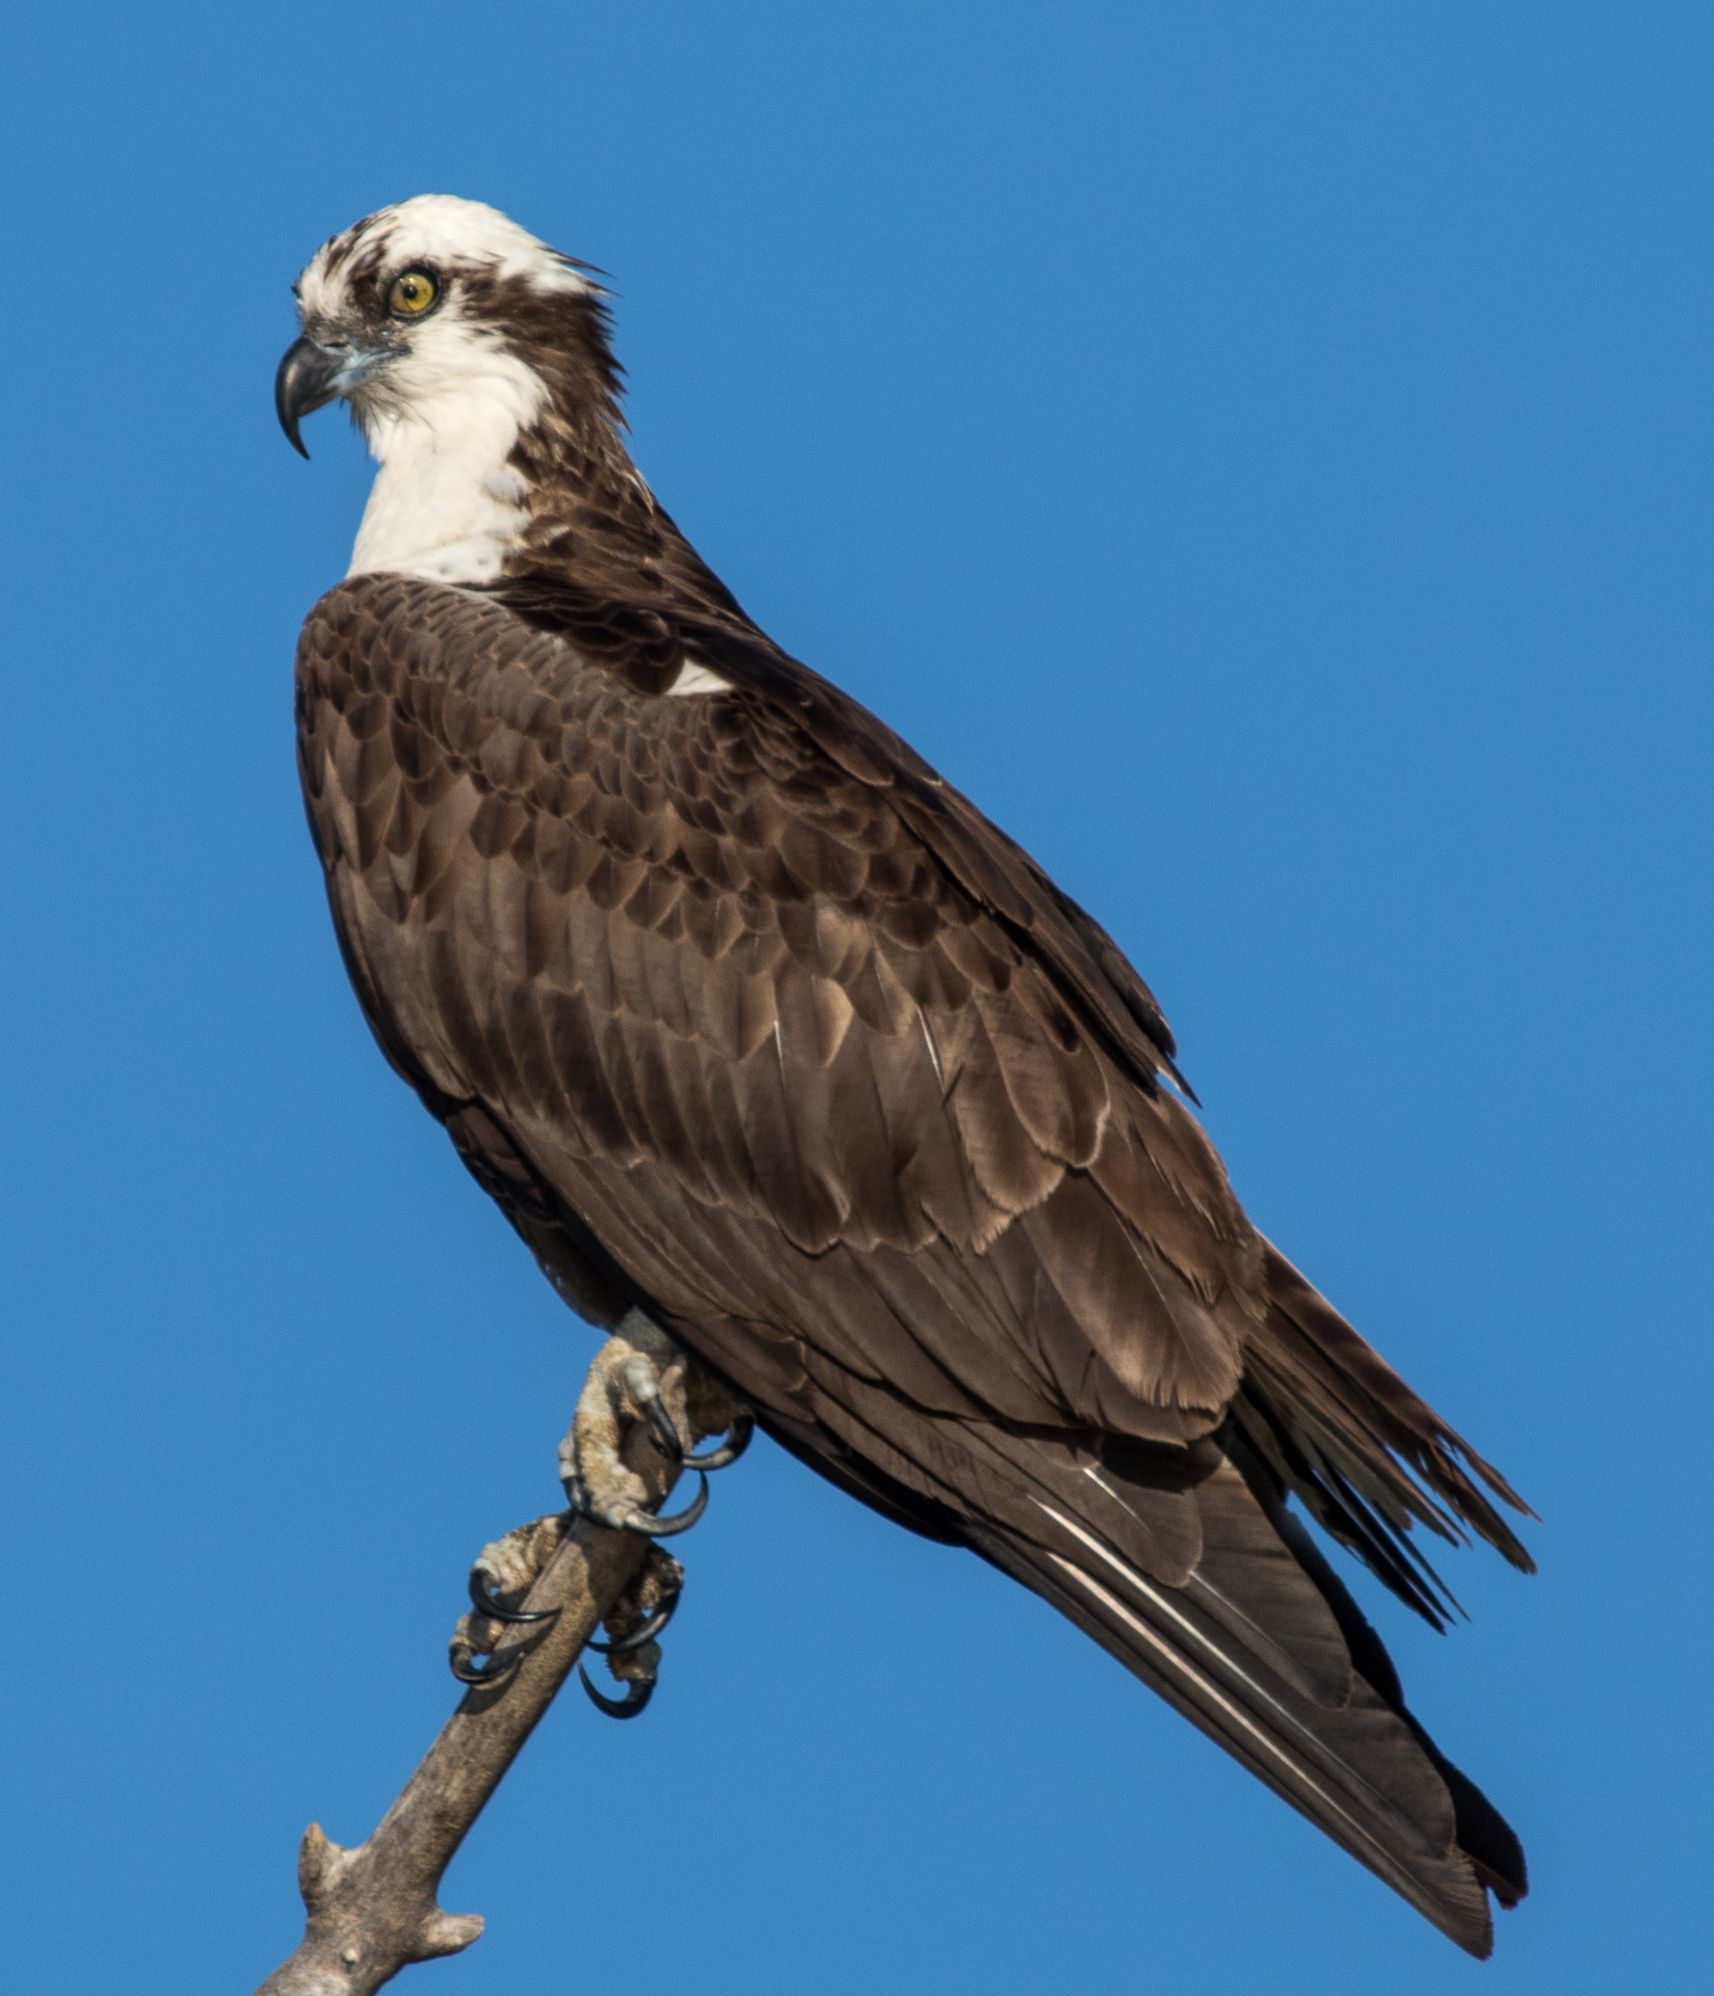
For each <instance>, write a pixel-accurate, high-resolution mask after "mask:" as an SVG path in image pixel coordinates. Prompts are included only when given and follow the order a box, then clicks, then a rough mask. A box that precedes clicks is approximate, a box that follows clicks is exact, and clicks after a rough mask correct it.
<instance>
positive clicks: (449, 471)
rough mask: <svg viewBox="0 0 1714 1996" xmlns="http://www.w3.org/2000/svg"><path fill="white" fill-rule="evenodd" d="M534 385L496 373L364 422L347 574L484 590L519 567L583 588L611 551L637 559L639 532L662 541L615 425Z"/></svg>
mask: <svg viewBox="0 0 1714 1996" xmlns="http://www.w3.org/2000/svg"><path fill="white" fill-rule="evenodd" d="M532 387H535V388H536V389H538V390H539V383H535V382H534V378H533V377H532V380H531V382H527V383H525V382H518V381H515V380H509V379H507V378H505V377H504V376H500V377H497V378H496V379H495V380H494V381H492V382H484V383H483V384H481V386H480V390H479V392H473V391H472V390H471V389H470V388H468V387H463V388H461V390H460V392H459V394H458V395H457V397H456V398H453V397H448V398H447V399H446V401H445V403H444V404H443V405H439V406H437V405H436V404H435V403H433V402H423V401H421V400H419V401H417V402H416V403H414V404H413V405H412V407H411V408H410V410H409V411H408V412H393V411H389V410H387V409H385V408H382V409H379V410H368V411H364V412H363V413H362V417H361V420H362V423H363V429H364V434H365V436H366V438H367V440H368V443H369V448H370V450H371V451H372V452H373V454H374V456H375V457H376V458H377V459H378V460H379V469H378V470H377V472H376V474H375V483H374V486H373V487H372V489H371V491H370V494H369V503H368V505H367V506H366V507H365V508H364V512H363V521H362V525H361V526H360V527H359V529H358V533H357V543H356V546H355V548H354V549H353V551H352V557H351V567H350V569H349V571H348V573H350V574H352V575H365V574H369V573H372V572H374V571H375V570H378V569H385V570H388V571H390V572H392V573H395V574H405V575H418V576H422V577H424V578H425V579H427V580H429V581H435V582H449V583H464V584H468V585H484V584H493V583H497V582H499V581H502V580H503V579H504V578H505V577H506V576H508V575H515V574H517V573H519V572H520V571H526V570H527V571H529V572H532V573H535V574H537V575H540V574H544V573H547V574H557V575H558V576H559V577H560V579H561V580H563V581H567V582H572V581H578V580H584V581H590V580H593V579H594V574H595V573H601V572H605V571H606V570H608V569H610V568H612V567H613V566H614V558H615V555H616V554H617V553H618V550H619V547H620V546H621V545H625V546H628V547H629V549H630V551H631V552H632V553H633V556H634V553H635V546H634V543H635V538H636V537H637V536H638V535H641V536H642V537H643V539H644V540H645V541H652V542H657V543H658V541H659V539H660V537H661V534H662V529H663V528H664V529H665V530H666V532H667V533H668V534H669V535H672V533H673V530H672V528H671V524H670V522H667V521H666V520H665V516H664V515H662V514H661V512H660V509H659V508H658V507H657V506H656V504H655V501H654V497H653V495H652V494H651V493H650V491H649V489H648V486H647V485H646V484H645V483H644V482H643V478H642V475H641V474H640V473H639V472H638V471H637V469H636V467H635V466H634V465H633V464H632V463H631V460H630V457H629V454H628V453H627V452H626V450H625V447H624V444H623V442H622V441H621V439H620V436H619V433H618V429H617V426H616V424H614V423H613V422H611V421H609V420H607V419H606V417H605V415H604V414H596V415H593V416H592V415H588V414H584V415H583V416H582V418H581V419H577V418H571V417H568V416H567V415H566V414H565V413H564V412H563V411H562V410H560V409H559V408H558V407H557V406H555V404H554V402H553V401H552V400H548V399H545V398H543V397H542V396H541V394H540V393H539V392H535V393H532V392H531V390H532ZM674 537H675V538H676V536H674ZM609 544H612V545H609ZM585 569H588V570H591V571H593V573H591V574H590V575H589V576H582V575H580V573H579V571H580V570H585Z"/></svg>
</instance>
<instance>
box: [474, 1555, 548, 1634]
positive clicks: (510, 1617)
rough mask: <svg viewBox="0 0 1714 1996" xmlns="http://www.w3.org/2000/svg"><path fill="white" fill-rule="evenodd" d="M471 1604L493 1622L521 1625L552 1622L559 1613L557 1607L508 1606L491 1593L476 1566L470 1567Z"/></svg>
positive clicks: (478, 1612)
mask: <svg viewBox="0 0 1714 1996" xmlns="http://www.w3.org/2000/svg"><path fill="white" fill-rule="evenodd" d="M470 1605H471V1606H472V1607H473V1608H474V1609H475V1610H476V1612H477V1614H479V1615H486V1616H487V1618H488V1620H489V1621H491V1622H510V1623H512V1624H514V1625H519V1626H521V1625H522V1624H523V1623H526V1622H551V1621H552V1620H553V1618H554V1617H555V1616H556V1615H557V1614H558V1613H559V1610H558V1609H557V1608H508V1607H507V1606H506V1604H505V1602H504V1601H502V1600H501V1599H500V1597H499V1596H498V1595H497V1594H490V1593H489V1591H488V1583H487V1582H486V1581H485V1580H484V1579H483V1577H482V1573H481V1570H480V1569H479V1568H477V1567H474V1566H473V1567H472V1568H471V1569H470Z"/></svg>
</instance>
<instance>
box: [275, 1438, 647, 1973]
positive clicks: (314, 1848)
mask: <svg viewBox="0 0 1714 1996" xmlns="http://www.w3.org/2000/svg"><path fill="white" fill-rule="evenodd" d="M623 1459H624V1462H625V1465H626V1467H627V1468H629V1469H630V1470H632V1471H633V1472H634V1473H635V1474H636V1475H637V1476H639V1477H641V1478H642V1479H643V1481H644V1483H645V1485H646V1486H647V1497H646V1499H645V1501H646V1502H647V1504H648V1505H649V1507H650V1508H651V1509H653V1510H658V1509H659V1508H660V1506H661V1504H662V1503H663V1502H664V1501H665V1499H666V1497H667V1494H668V1493H669V1491H670V1490H671V1488H672V1485H673V1483H674V1481H675V1479H676V1475H677V1471H676V1470H675V1469H674V1468H673V1467H671V1466H670V1465H669V1464H667V1463H666V1462H665V1461H664V1459H663V1458H662V1456H661V1455H660V1453H659V1451H658V1450H656V1449H655V1448H653V1447H651V1446H650V1444H649V1441H648V1438H647V1436H646V1434H644V1433H643V1432H642V1431H641V1430H640V1429H639V1430H634V1431H633V1432H632V1434H631V1435H630V1436H629V1437H628V1439H627V1442H626V1445H625V1448H624V1450H623ZM647 1551H648V1542H647V1540H645V1539H643V1538H641V1537H639V1536H638V1535H637V1534H635V1533H633V1532H623V1531H611V1530H609V1529H607V1528H606V1527H605V1526H602V1525H597V1524H594V1523H591V1522H590V1521H588V1520H587V1519H579V1520H578V1521H576V1522H575V1523H573V1524H571V1525H569V1527H568V1529H567V1530H566V1532H565V1536H564V1539H563V1541H562V1543H561V1544H560V1547H559V1550H558V1551H557V1552H556V1553H555V1554H554V1556H553V1558H552V1559H551V1560H550V1561H549V1562H548V1564H547V1565H546V1567H544V1569H543V1570H542V1572H541V1574H540V1576H539V1578H538V1579H537V1580H536V1582H535V1584H534V1586H533V1587H532V1588H531V1589H530V1592H529V1595H528V1597H527V1599H526V1601H525V1603H524V1606H525V1607H526V1608H527V1609H530V1610H537V1609H552V1610H555V1611H556V1613H555V1615H554V1619H553V1620H551V1621H548V1622H541V1623H535V1624H532V1625H528V1626H521V1627H508V1628H507V1630H506V1632H505V1634H504V1635H503V1636H502V1637H501V1639H500V1642H499V1645H498V1646H497V1648H496V1649H495V1651H494V1652H493V1654H494V1655H495V1656H496V1657H503V1656H504V1655H506V1654H507V1653H508V1652H509V1651H510V1650H512V1649H516V1648H520V1647H521V1648H522V1649H523V1651H524V1655H523V1657H522V1659H521V1660H520V1661H519V1662H518V1664H517V1665H516V1666H515V1667H514V1668H513V1669H512V1671H511V1672H510V1674H509V1675H508V1676H507V1677H505V1678H504V1679H503V1680H502V1681H501V1682H499V1683H498V1684H496V1685H493V1686H488V1687H478V1688H475V1689H472V1690H471V1691H470V1692H468V1693H467V1694H466V1696H465V1698H464V1699H463V1701H462V1702H461V1704H460V1705H459V1707H458V1709H457V1711H455V1712H454V1713H453V1715H452V1717H451V1718H450V1719H448V1720H447V1722H446V1724H445V1725H444V1726H443V1727H442V1728H441V1731H440V1734H439V1737H438V1738H437V1739H436V1740H435V1742H434V1744H433V1745H432V1746H431V1747H430V1748H429V1750H428V1752H427V1753H426V1754H425V1755H424V1756H423V1759H422V1761H421V1763H420V1765H419V1766H418V1768H417V1770H416V1772H415V1773H414V1774H413V1775H412V1776H411V1778H410V1780H409V1781H408V1782H406V1784H405V1786H404V1789H403V1791H402V1792H401V1793H400V1795H399V1797H398V1799H397V1800H396V1801H395V1802H394V1804H393V1806H392V1807H391V1808H390V1809H389V1810H388V1811H387V1813H386V1815H385V1816H384V1817H382V1819H381V1821H380V1823H379V1825H378V1826H377V1827H376V1829H375V1831H374V1833H373V1834H372V1835H371V1836H370V1837H369V1839H368V1841H367V1842H366V1843H361V1844H358V1845H357V1846H356V1848H355V1849H352V1850H344V1849H341V1847H340V1846H339V1845H338V1844H336V1843H333V1842H331V1841H330V1840H329V1839H328V1838H327V1837H326V1836H324V1835H323V1834H322V1830H321V1827H320V1825H319V1824H316V1823H312V1824H311V1825H310V1827H309V1828H308V1829H307V1830H306V1831H305V1832H304V1838H303V1843H302V1845H301V1847H300V1849H299V1851H298V1888H299V1890H300V1891H301V1892H302V1894H303V1901H304V1906H305V1908H306V1911H307V1916H308V1917H307V1918H306V1920H305V1923H304V1935H303V1939H302V1940H301V1941H300V1942H299V1943H298V1945H297V1947H296V1948H295V1949H294V1950H293V1951H292V1953H291V1955H290V1956H289V1957H288V1959H287V1960H285V1961H284V1962H282V1963H281V1964H280V1966H279V1967H278V1968H277V1969H275V1970H274V1972H273V1974H272V1975H270V1976H269V1977H268V1979H267V1980H266V1981H265V1982H264V1983H262V1984H261V1985H260V1987H259V1988H258V1990H257V1991H256V1996H370V1992H372V1991H374V1990H377V1989H379V1988H380V1987H381V1986H382V1985H383V1984H384V1983H387V1982H390V1981H391V1980H392V1979H393V1977H394V1976H395V1975H397V1974H398V1972H399V1970H400V1969H401V1968H404V1967H407V1966H408V1965H409V1964H410V1963H411V1962H413V1961H430V1960H433V1959H434V1958H435V1957H436V1956H438V1955H443V1954H457V1953H458V1952H459V1951H460V1950H461V1949H463V1948H467V1947H468V1946H469V1945H470V1943H471V1942H472V1941H473V1940H475V1939H476V1937H477V1936H478V1935H479V1934H480V1933H481V1932H482V1918H481V1916H480V1914H476V1913H460V1914H452V1913H443V1912H442V1911H441V1910H440V1906H439V1904H438V1902H437V1894H438V1892H439V1889H440V1881H441V1876H442V1874H443V1873H444V1872H445V1870H446V1867H447V1865H448V1864H449V1863H450V1862H451V1861H452V1856H453V1853H454V1852H455V1851H456V1850H457V1849H458V1847H459V1845H460V1844H461V1843H462V1842H463V1841H464V1837H465V1835H466V1833H467V1832H468V1830H469V1829H470V1826H471V1825H472V1824H473V1823H474V1822H475V1820H476V1818H477V1817H478V1816H479V1815H480V1814H481V1812H482V1809H483V1806H484V1804H485V1803H486V1802H487V1800H488V1798H489V1796H490V1795H492V1794H493V1792H494V1790H495V1789H496V1788H497V1787H498V1786H499V1784H500V1781H501V1778H502V1777H503V1776H504V1774H505V1772H506V1770H507V1768H508V1767H510V1766H511V1764H512V1762H513V1760H514V1759H515V1758H516V1757H517V1754H518V1752H519V1750H520V1748H521V1747H522V1746H523V1744H524V1742H525V1741H526V1740H527V1739H528V1738H529V1736H530V1734H531V1733H532V1732H533V1731H534V1730H535V1726H536V1722H537V1721H538V1720H539V1719H540V1718H541V1716H542V1714H543V1713H544V1712H545V1711H546V1710H547V1708H548V1706H549V1705H550V1704H551V1703H552V1702H553V1698H554V1694H555V1693H556V1692H557V1691H558V1690H559V1688H560V1686H561V1685H562V1684H563V1683H564V1682H565V1679H566V1677H567V1675H568V1674H569V1673H570V1671H571V1669H572V1666H573V1665H574V1664H575V1663H576V1662H577V1659H578V1656H579V1655H580V1653H581V1652H582V1650H583V1647H584V1645H585V1644H586V1643H587V1642H588V1641H589V1639H590V1637H591V1636H592V1635H593V1634H594V1633H595V1631H596V1629H597V1628H599V1627H600V1625H601V1623H602V1622H603V1620H605V1618H606V1616H607V1615H608V1613H609V1612H610V1611H611V1610H612V1609H613V1607H614V1605H615V1604H616V1603H617V1602H618V1600H619V1597H620V1596H621V1595H622V1594H623V1593H624V1592H625V1590H626V1588H627V1587H628V1586H629V1585H630V1584H631V1582H632V1581H633V1580H634V1579H635V1578H636V1576H637V1574H638V1571H639V1569H640V1568H641V1566H642V1564H643V1561H644V1559H645V1557H646V1556H647Z"/></svg>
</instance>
